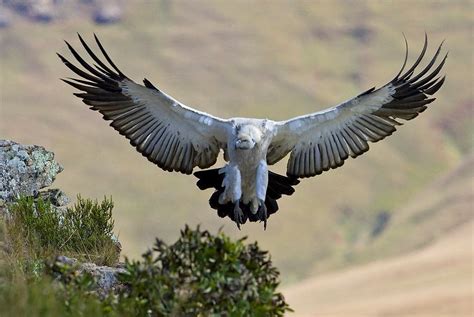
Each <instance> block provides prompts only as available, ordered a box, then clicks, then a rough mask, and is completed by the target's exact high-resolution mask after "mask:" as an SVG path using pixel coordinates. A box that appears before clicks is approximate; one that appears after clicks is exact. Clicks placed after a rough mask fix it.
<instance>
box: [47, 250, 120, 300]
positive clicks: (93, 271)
mask: <svg viewBox="0 0 474 317" xmlns="http://www.w3.org/2000/svg"><path fill="white" fill-rule="evenodd" d="M63 265H67V266H68V267H71V268H74V271H75V272H76V273H77V274H83V273H87V274H90V275H91V276H92V277H93V278H94V280H95V282H96V285H97V288H96V292H97V294H98V295H99V296H100V297H104V296H107V294H109V293H110V292H115V291H116V290H117V289H118V288H121V287H123V286H122V285H121V284H120V283H119V281H118V278H117V276H118V274H120V273H126V270H125V269H124V268H123V267H121V266H120V265H119V266H117V267H110V266H99V265H95V264H94V263H80V262H78V261H77V260H76V259H74V258H69V257H67V256H58V257H57V258H56V261H55V263H54V264H53V269H54V268H59V267H61V266H63ZM58 271H60V270H58Z"/></svg>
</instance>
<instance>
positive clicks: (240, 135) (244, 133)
mask: <svg viewBox="0 0 474 317" xmlns="http://www.w3.org/2000/svg"><path fill="white" fill-rule="evenodd" d="M236 132H237V138H236V140H235V148H236V149H239V150H250V149H253V148H254V147H255V145H256V144H257V143H259V142H260V140H261V139H262V131H260V129H258V128H257V127H255V126H253V125H244V126H240V127H239V128H238V129H237V131H236Z"/></svg>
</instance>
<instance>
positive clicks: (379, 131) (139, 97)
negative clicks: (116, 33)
mask: <svg viewBox="0 0 474 317" xmlns="http://www.w3.org/2000/svg"><path fill="white" fill-rule="evenodd" d="M78 36H79V41H80V42H81V44H82V46H83V47H84V49H85V51H86V52H87V54H88V55H89V57H90V59H91V60H92V62H93V63H91V62H87V61H86V60H84V59H83V58H82V57H81V55H80V54H79V53H78V52H77V51H76V50H75V49H74V48H73V47H72V46H71V45H70V44H69V43H68V42H66V45H67V47H68V48H69V50H70V52H71V53H72V55H73V56H74V58H75V59H76V60H77V63H79V64H80V66H82V68H80V67H78V66H77V64H76V65H74V64H73V63H71V62H70V61H68V60H67V59H66V58H64V57H63V56H62V55H60V54H58V56H59V58H60V59H61V60H62V62H63V63H64V64H65V65H66V66H67V67H68V68H69V69H70V70H72V71H73V72H74V73H75V74H76V75H78V76H79V77H80V78H68V79H62V80H63V81H64V82H66V83H67V84H69V85H71V86H73V87H74V88H76V89H78V90H80V91H81V92H80V93H75V94H74V95H75V96H77V97H79V98H81V99H82V101H83V102H84V103H85V104H86V105H88V106H89V107H90V109H92V110H95V111H99V112H100V113H101V114H102V116H103V118H104V119H105V120H108V121H111V123H110V125H111V126H112V127H113V128H114V129H115V130H117V131H118V132H119V133H120V134H122V135H124V136H125V137H126V138H127V139H129V140H130V144H131V145H132V146H134V147H135V148H136V150H137V151H138V152H140V153H141V154H142V155H143V156H145V157H146V158H147V159H148V160H149V161H150V162H152V163H154V164H156V165H158V166H159V167H160V168H162V169H163V170H166V171H170V172H172V171H175V172H181V173H184V174H191V173H192V172H193V170H194V169H195V168H196V167H198V168H200V169H206V168H209V167H211V166H212V165H214V164H215V163H216V161H217V158H218V155H219V153H220V151H221V150H223V153H224V159H225V161H226V162H227V164H225V166H224V167H221V168H216V169H206V170H200V171H197V172H195V173H194V175H195V176H196V177H197V178H198V181H197V186H198V187H199V188H200V189H202V190H205V189H209V188H213V189H214V190H215V191H214V193H213V194H212V196H211V198H210V200H209V204H210V206H211V207H212V208H213V209H215V210H217V213H218V215H219V216H220V217H226V216H228V217H229V218H230V219H232V220H233V221H234V222H236V224H237V226H238V227H239V228H240V225H241V224H244V223H245V222H246V221H247V220H249V221H263V222H264V227H265V228H266V224H267V218H268V217H269V216H270V215H271V214H273V213H275V212H276V211H277V210H278V203H277V200H278V199H279V198H281V197H282V195H291V194H293V192H294V188H293V187H294V186H295V185H297V184H298V183H299V179H301V178H306V177H312V176H315V175H319V174H321V173H322V172H324V171H328V170H330V169H334V168H338V167H340V166H342V165H343V164H344V162H345V160H346V159H348V158H349V157H353V158H355V157H357V156H359V155H361V154H362V153H364V152H366V151H367V150H369V142H377V141H380V140H382V139H384V138H385V137H386V136H389V135H391V134H392V133H393V132H394V131H395V130H396V127H397V126H400V125H402V122H400V121H399V120H400V119H402V120H411V119H413V118H415V117H417V116H418V114H420V113H421V112H423V111H424V110H425V109H426V108H427V105H428V104H429V103H431V102H433V101H434V100H435V98H430V97H429V96H432V95H433V94H434V93H436V92H437V91H438V89H439V88H440V87H441V86H442V85H443V83H444V80H445V76H438V74H439V73H440V71H441V69H442V68H443V65H444V63H445V61H446V57H447V54H446V55H445V56H444V58H442V59H441V62H439V63H438V64H437V66H435V64H436V61H437V59H438V57H439V54H440V51H441V47H442V44H443V43H441V44H440V45H439V47H438V49H437V51H436V53H435V54H434V56H433V57H432V58H431V60H430V61H429V62H428V64H427V65H426V66H425V67H424V68H423V69H421V71H419V72H417V73H416V72H415V70H416V69H417V67H418V66H419V64H420V62H421V61H422V59H423V57H424V56H425V53H426V49H427V46H428V38H427V35H426V34H425V40H424V45H423V48H422V50H421V53H420V55H419V57H418V58H417V59H416V61H415V62H414V64H413V65H412V66H411V67H410V68H408V69H407V70H406V71H404V70H405V67H406V66H407V65H406V64H407V59H408V43H407V41H406V38H405V47H406V51H405V59H404V62H403V66H402V67H401V69H400V71H399V72H398V73H397V75H396V76H395V77H394V78H393V79H392V80H391V81H390V82H388V83H387V84H385V85H384V86H382V87H380V88H378V89H376V88H375V87H374V88H371V89H369V90H367V91H365V92H363V93H361V94H359V95H358V96H356V97H354V98H352V99H350V100H347V101H345V102H342V103H341V104H339V105H337V106H334V107H332V108H328V109H326V110H323V111H319V112H314V113H310V114H307V115H303V116H299V117H295V118H292V119H289V120H286V121H273V120H270V119H253V118H230V119H223V118H218V117H216V116H212V115H210V114H207V113H204V112H201V111H198V110H195V109H193V108H191V107H188V106H186V105H184V104H183V103H181V102H179V101H178V100H176V99H174V98H173V97H171V96H169V95H167V94H166V93H165V92H163V91H161V90H160V89H159V88H157V87H156V86H154V85H153V84H152V83H151V82H150V81H149V80H147V79H144V80H143V85H141V84H138V83H136V82H134V81H133V80H131V79H130V78H128V77H127V76H126V75H124V73H122V72H121V71H120V70H119V68H118V67H117V66H115V64H114V62H113V61H112V59H111V58H110V57H109V55H108V54H107V53H106V51H105V49H104V47H103V45H102V44H101V42H100V41H99V39H98V38H97V36H96V35H94V38H95V42H96V44H97V46H98V49H99V50H100V51H101V53H102V55H103V57H102V58H99V57H98V56H97V55H96V54H95V53H94V51H93V50H92V49H91V48H90V47H89V46H88V45H87V43H86V42H85V41H84V40H83V38H82V37H81V36H80V35H78ZM104 59H105V60H104ZM288 154H289V156H290V157H289V159H288V165H287V171H286V176H283V175H279V174H276V173H273V172H271V171H269V168H268V166H269V165H273V164H275V163H277V162H278V161H280V160H281V159H283V158H284V157H286V156H287V155H288Z"/></svg>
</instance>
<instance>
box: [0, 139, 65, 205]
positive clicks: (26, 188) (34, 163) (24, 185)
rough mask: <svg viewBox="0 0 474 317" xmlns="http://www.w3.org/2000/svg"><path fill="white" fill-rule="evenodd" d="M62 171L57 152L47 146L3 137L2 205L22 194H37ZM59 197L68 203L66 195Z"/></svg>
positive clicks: (0, 163)
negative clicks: (48, 149)
mask: <svg viewBox="0 0 474 317" xmlns="http://www.w3.org/2000/svg"><path fill="white" fill-rule="evenodd" d="M62 171H63V167H62V166H61V165H60V164H59V163H58V162H56V161H55V160H54V153H53V152H50V151H47V150H46V149H45V148H44V147H42V146H38V145H22V144H18V143H16V142H13V141H9V140H0V205H1V204H5V203H9V202H12V201H13V200H15V199H16V198H17V197H19V196H21V195H24V196H33V197H37V196H38V195H39V191H40V189H42V188H45V187H48V186H51V185H52V184H53V182H54V180H55V179H56V176H57V175H58V174H59V173H60V172H62ZM56 195H57V196H61V195H59V194H58V193H56ZM63 196H64V195H63ZM59 200H60V201H61V203H63V204H64V203H65V199H64V197H63V198H59ZM66 200H67V199H66Z"/></svg>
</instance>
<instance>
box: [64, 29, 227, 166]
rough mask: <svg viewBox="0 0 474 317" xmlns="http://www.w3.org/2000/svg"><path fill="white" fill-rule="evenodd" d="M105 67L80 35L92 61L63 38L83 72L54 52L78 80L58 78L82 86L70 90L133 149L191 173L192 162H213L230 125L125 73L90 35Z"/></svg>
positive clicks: (157, 162)
mask: <svg viewBox="0 0 474 317" xmlns="http://www.w3.org/2000/svg"><path fill="white" fill-rule="evenodd" d="M94 37H95V40H96V42H97V45H98V46H99V48H100V50H101V52H102V54H103V55H104V57H105V59H106V61H107V62H108V64H109V66H108V65H106V63H105V62H104V61H102V60H101V59H99V58H98V57H97V56H96V55H95V54H94V53H93V51H92V50H91V49H90V48H89V46H88V45H87V44H86V43H85V42H84V40H83V39H82V38H81V36H80V35H79V39H80V41H81V43H82V45H83V46H84V48H85V50H86V51H87V53H88V54H89V55H90V57H91V58H92V60H93V61H94V62H95V63H96V64H94V66H92V65H91V64H89V63H87V62H86V61H85V60H84V59H83V58H82V57H81V56H80V55H79V54H78V53H77V52H76V50H74V49H73V48H72V46H71V45H69V43H67V42H66V44H67V46H68V47H69V50H70V51H71V53H72V55H73V56H74V57H75V58H76V60H77V61H78V62H79V64H81V65H82V67H84V69H85V70H82V69H80V68H78V67H77V66H75V65H74V64H72V63H70V62H69V61H68V60H66V59H65V58H64V57H63V56H61V55H60V54H58V56H59V58H60V59H61V60H62V61H63V63H64V64H65V65H66V66H67V67H69V69H71V70H72V71H73V72H74V73H76V74H77V75H79V76H80V77H81V78H80V79H63V81H65V82H66V83H68V84H69V85H71V86H73V87H75V88H77V89H79V90H81V91H82V92H81V93H75V94H74V95H76V96H77V97H79V98H82V101H83V102H84V103H85V104H87V105H89V106H90V109H92V110H96V111H99V112H100V113H101V114H102V115H103V118H104V119H105V120H111V121H112V122H111V123H110V125H111V126H112V127H113V128H114V129H115V130H117V131H118V132H119V133H120V134H122V135H124V136H125V137H127V138H128V139H129V140H130V143H131V144H132V145H133V146H134V147H135V148H136V149H137V151H138V152H140V153H141V154H143V156H145V157H147V158H148V160H150V161H151V162H153V163H155V164H156V165H158V166H159V167H161V168H162V169H164V170H167V171H179V172H182V173H186V174H191V173H192V170H193V168H194V167H195V166H199V167H200V168H206V167H209V166H212V165H213V164H214V163H215V162H216V160H217V156H218V154H219V151H220V149H221V148H224V147H225V144H226V142H227V137H226V135H227V131H228V129H231V128H232V127H231V123H230V122H229V121H227V120H223V119H220V118H217V117H213V116H211V115H208V114H206V113H203V112H199V111H197V110H194V109H191V108H189V107H187V106H185V105H183V104H181V103H180V102H178V101H177V100H175V99H173V98H172V97H170V96H168V95H166V94H165V93H163V92H162V91H160V90H159V89H157V88H156V87H154V86H153V85H152V84H151V83H150V82H149V81H148V80H147V79H144V81H143V82H144V84H145V86H142V85H139V84H137V83H135V82H134V81H132V80H131V79H129V78H128V77H127V76H125V75H124V74H123V73H122V72H121V71H120V70H119V69H118V68H117V67H116V66H115V64H114V63H113V62H112V60H111V59H110V57H109V56H108V55H107V53H106V52H105V50H104V48H103V46H102V45H101V43H100V42H99V40H98V39H97V37H96V36H95V35H94Z"/></svg>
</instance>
